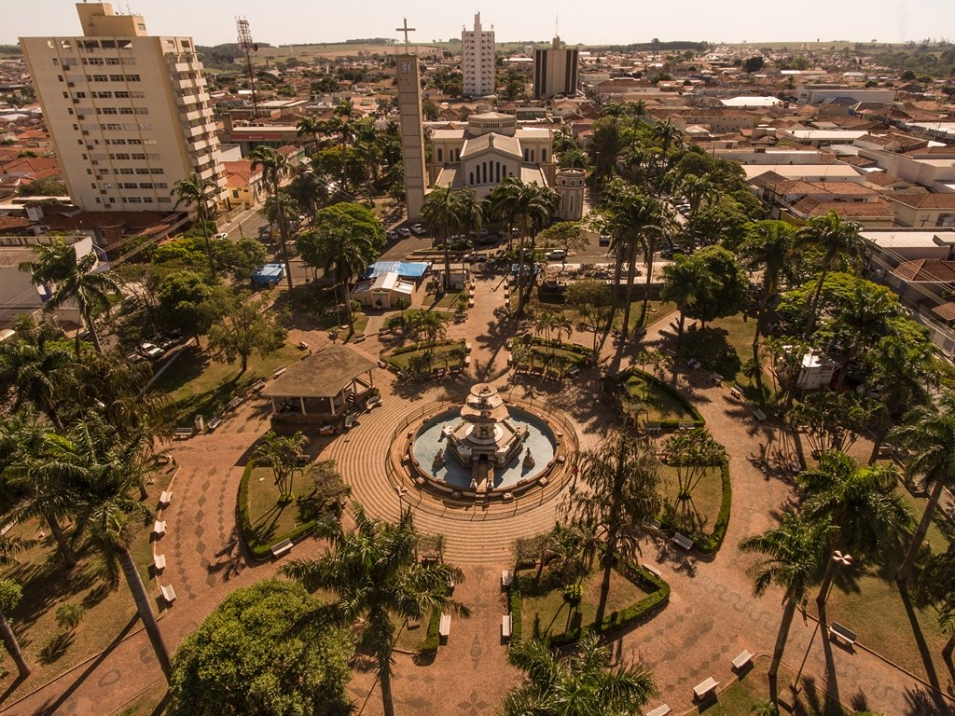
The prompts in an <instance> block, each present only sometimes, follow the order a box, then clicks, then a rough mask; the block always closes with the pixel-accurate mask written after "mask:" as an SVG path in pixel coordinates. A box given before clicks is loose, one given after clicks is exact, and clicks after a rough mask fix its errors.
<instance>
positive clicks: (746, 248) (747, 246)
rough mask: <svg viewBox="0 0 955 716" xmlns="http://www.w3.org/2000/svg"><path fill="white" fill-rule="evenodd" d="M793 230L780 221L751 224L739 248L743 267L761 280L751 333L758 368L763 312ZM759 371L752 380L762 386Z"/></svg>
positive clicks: (773, 291) (782, 268) (780, 273)
mask: <svg viewBox="0 0 955 716" xmlns="http://www.w3.org/2000/svg"><path fill="white" fill-rule="evenodd" d="M793 240H794V230H793V228H792V226H790V225H789V224H787V223H786V222H784V221H771V220H769V221H760V222H757V223H756V224H752V225H751V226H750V228H749V230H748V231H747V233H746V239H745V240H744V241H743V244H742V245H741V246H740V253H741V254H742V256H743V260H744V262H745V265H746V267H747V268H748V269H749V270H750V271H762V275H763V280H762V284H761V285H760V290H759V303H758V307H757V311H756V321H755V323H756V328H755V330H754V331H753V362H754V363H755V364H756V365H757V366H759V365H760V360H759V339H760V336H761V335H762V332H763V330H764V329H765V327H766V325H765V324H766V310H767V308H768V306H769V300H770V298H772V297H774V296H776V294H778V293H779V286H780V283H781V281H782V276H783V272H784V271H785V269H786V264H787V262H788V261H789V259H790V254H791V253H792V249H793ZM762 373H763V371H762V369H761V368H759V369H758V370H757V371H756V381H757V383H758V384H761V383H762Z"/></svg>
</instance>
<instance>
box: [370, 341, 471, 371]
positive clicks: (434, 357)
mask: <svg viewBox="0 0 955 716" xmlns="http://www.w3.org/2000/svg"><path fill="white" fill-rule="evenodd" d="M465 343H466V342H465V341H463V340H462V341H452V342H450V343H442V344H439V345H437V346H435V347H434V348H432V349H431V366H432V368H435V369H436V368H445V369H451V368H458V367H460V361H459V360H454V359H453V358H450V356H451V354H453V353H454V351H456V350H458V351H463V350H464V349H465ZM427 352H428V349H427V348H424V347H422V348H418V349H416V350H411V351H404V352H402V353H397V354H392V355H390V356H388V362H390V363H392V364H393V365H394V366H395V367H396V368H398V370H408V366H409V365H411V364H412V363H413V361H414V360H415V356H423V355H426V354H427ZM446 357H448V362H447V364H446V363H445V358H446Z"/></svg>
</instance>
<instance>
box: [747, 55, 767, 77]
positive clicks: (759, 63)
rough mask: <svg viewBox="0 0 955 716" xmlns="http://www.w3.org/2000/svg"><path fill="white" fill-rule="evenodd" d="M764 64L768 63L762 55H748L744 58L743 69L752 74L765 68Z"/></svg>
mask: <svg viewBox="0 0 955 716" xmlns="http://www.w3.org/2000/svg"><path fill="white" fill-rule="evenodd" d="M764 64H766V61H765V60H764V59H763V58H762V57H760V56H759V55H754V56H753V57H747V58H746V59H745V60H743V65H742V69H743V72H745V73H746V74H752V73H754V72H759V71H760V70H761V69H763V65H764Z"/></svg>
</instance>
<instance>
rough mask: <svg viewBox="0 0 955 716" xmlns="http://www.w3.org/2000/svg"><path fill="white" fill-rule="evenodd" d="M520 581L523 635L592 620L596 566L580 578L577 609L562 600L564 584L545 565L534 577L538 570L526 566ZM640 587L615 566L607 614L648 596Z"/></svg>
mask: <svg viewBox="0 0 955 716" xmlns="http://www.w3.org/2000/svg"><path fill="white" fill-rule="evenodd" d="M518 575H519V577H520V584H521V602H522V605H521V614H522V616H523V621H522V628H523V631H522V634H523V638H524V639H531V638H533V637H534V636H535V635H537V634H540V635H550V636H556V635H557V634H561V633H563V632H564V631H567V630H569V629H572V628H574V627H576V626H577V625H578V624H581V625H584V626H586V625H587V624H591V623H593V621H594V617H595V616H596V613H597V602H598V600H599V597H600V581H601V579H602V577H603V573H602V572H601V571H600V569H599V568H595V569H594V570H593V571H591V572H590V573H589V574H588V575H587V576H586V577H584V581H583V599H582V600H581V602H580V606H579V608H578V609H573V608H571V607H570V605H569V604H568V603H567V602H566V601H564V594H563V588H562V587H561V586H560V585H559V584H558V580H557V577H556V575H554V574H553V573H552V572H551V570H549V569H545V570H544V572H543V574H542V575H541V580H540V582H539V583H538V581H537V570H536V569H527V570H521V571H520V572H519V573H518ZM647 594H648V592H645V591H644V590H642V589H641V588H640V587H638V586H637V585H635V584H634V583H633V582H631V581H630V580H629V579H627V578H626V577H624V576H623V575H621V574H620V573H619V572H617V571H616V570H614V571H613V572H612V573H611V579H610V594H609V596H608V598H607V615H610V614H612V613H613V612H615V611H620V610H622V609H625V608H626V607H628V606H630V605H631V604H635V603H636V602H639V601H640V600H641V599H643V598H644V597H645V596H647Z"/></svg>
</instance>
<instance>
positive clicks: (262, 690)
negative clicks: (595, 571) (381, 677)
mask: <svg viewBox="0 0 955 716" xmlns="http://www.w3.org/2000/svg"><path fill="white" fill-rule="evenodd" d="M305 625H307V626H305ZM350 656H351V640H350V639H349V635H348V632H347V630H346V629H345V628H343V627H341V626H339V625H337V624H336V623H335V620H334V619H333V614H331V610H330V609H329V608H328V607H327V606H324V605H323V604H322V603H321V601H319V600H318V599H316V598H315V597H312V596H309V594H308V593H307V592H306V591H305V589H304V588H303V587H302V586H301V585H300V584H296V583H295V582H287V581H279V580H276V579H269V580H266V581H263V582H259V583H258V584H255V585H253V586H251V587H243V588H240V589H236V590H235V591H234V592H232V593H231V594H230V595H229V596H228V597H226V599H225V601H224V602H222V604H220V605H219V606H218V607H217V608H216V610H215V611H214V612H213V613H212V614H210V615H209V616H208V617H206V619H205V621H203V622H202V624H201V625H200V626H199V629H198V630H197V631H196V632H195V633H193V634H190V635H189V636H188V637H186V639H185V641H183V643H182V645H181V646H180V647H179V649H178V650H177V651H176V656H175V659H174V660H173V675H172V679H171V680H170V684H169V694H170V701H171V703H170V707H169V713H170V715H171V716H221V715H222V714H256V713H259V714H266V713H267V714H270V715H272V716H326V715H328V716H336V715H338V714H341V715H342V716H344V714H348V713H351V704H350V703H349V700H348V696H347V692H346V686H347V684H348V681H349V679H350V677H351V671H350V669H349V666H348V659H349V657H350Z"/></svg>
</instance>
